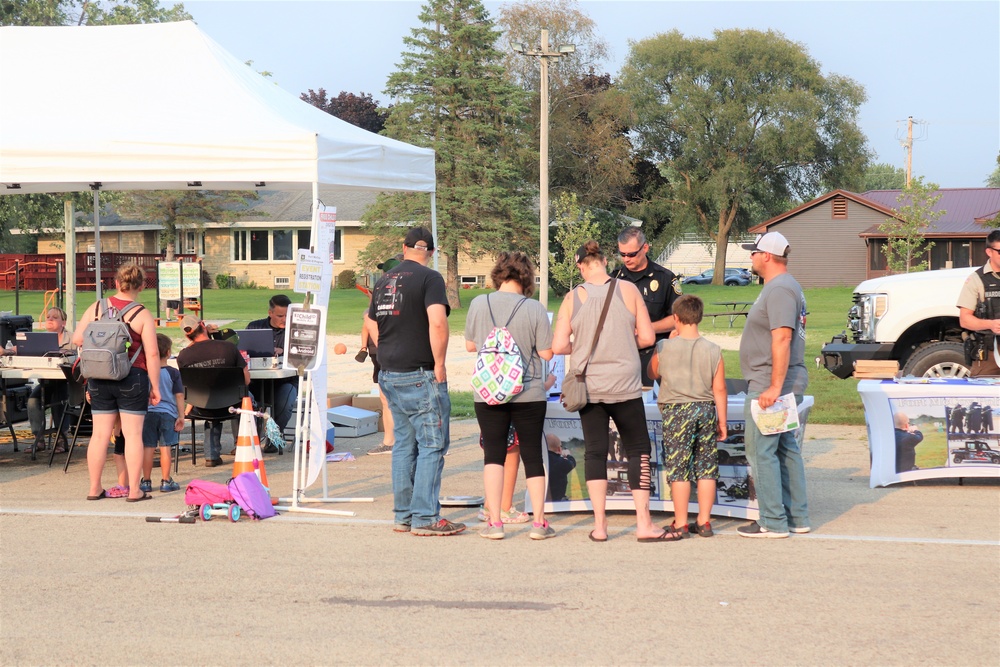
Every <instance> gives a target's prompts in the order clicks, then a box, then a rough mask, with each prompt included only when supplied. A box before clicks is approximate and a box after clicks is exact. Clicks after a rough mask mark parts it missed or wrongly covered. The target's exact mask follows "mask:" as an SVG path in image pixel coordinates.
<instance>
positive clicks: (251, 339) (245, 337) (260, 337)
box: [236, 329, 274, 357]
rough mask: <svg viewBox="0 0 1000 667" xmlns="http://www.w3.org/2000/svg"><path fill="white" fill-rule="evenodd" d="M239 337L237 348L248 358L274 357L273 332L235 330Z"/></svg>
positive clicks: (268, 330)
mask: <svg viewBox="0 0 1000 667" xmlns="http://www.w3.org/2000/svg"><path fill="white" fill-rule="evenodd" d="M236 334H237V335H238V336H239V337H240V342H239V343H238V345H237V347H239V348H240V349H241V350H244V351H245V352H246V353H247V354H248V355H249V356H250V357H273V356H274V332H273V331H271V330H270V329H237V330H236Z"/></svg>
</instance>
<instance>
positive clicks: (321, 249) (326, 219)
mask: <svg viewBox="0 0 1000 667" xmlns="http://www.w3.org/2000/svg"><path fill="white" fill-rule="evenodd" d="M314 210H315V211H316V213H317V219H316V228H315V230H314V233H313V235H312V238H313V253H312V254H313V255H319V256H320V258H321V259H320V262H321V266H322V275H321V277H320V284H319V289H318V290H317V291H316V292H315V293H314V294H313V297H314V298H313V304H314V307H315V308H317V309H319V310H321V311H322V313H323V324H322V328H321V329H320V338H319V345H321V346H323V347H326V310H327V306H328V305H329V304H330V286H331V284H332V283H333V261H334V259H335V257H334V244H335V241H336V238H337V207H336V206H326V205H324V204H322V203H320V202H315V208H314ZM303 259H305V260H307V261H315V260H314V259H313V258H312V257H309V258H303ZM303 273H305V275H303V279H304V280H306V276H307V275H308V276H309V277H311V276H312V275H313V274H312V273H311V272H302V271H297V272H296V274H297V275H299V274H303ZM326 374H327V370H326V355H325V354H321V355H320V361H319V363H318V364H316V366H315V368H314V370H313V371H312V373H311V375H312V383H313V400H312V405H310V406H309V440H310V441H311V442H313V443H315V444H314V445H313V446H312V447H311V448H310V449H309V471H308V474H307V476H306V487H307V488H308V487H309V486H310V485H311V484H312V483H313V482H315V481H316V478H317V477H318V476H319V473H320V471H322V469H323V466H324V465H325V462H326V447H325V446H324V443H325V442H326V430H327V427H328V426H329V424H328V423H327V421H326V392H327V376H326Z"/></svg>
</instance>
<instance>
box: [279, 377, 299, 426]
mask: <svg viewBox="0 0 1000 667" xmlns="http://www.w3.org/2000/svg"><path fill="white" fill-rule="evenodd" d="M298 397H299V381H298V380H297V379H296V380H295V381H293V382H279V383H278V384H277V385H275V387H274V423H275V424H277V425H278V428H279V429H281V432H282V433H284V432H285V426H287V425H288V422H289V420H291V418H292V411H293V410H295V401H296V400H297V399H298Z"/></svg>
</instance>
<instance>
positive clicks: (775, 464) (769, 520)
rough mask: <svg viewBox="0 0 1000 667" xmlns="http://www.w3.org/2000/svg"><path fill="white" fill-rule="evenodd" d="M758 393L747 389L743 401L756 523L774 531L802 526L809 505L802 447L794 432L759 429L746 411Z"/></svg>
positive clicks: (783, 530) (806, 522) (799, 399)
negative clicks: (763, 430) (757, 516)
mask: <svg viewBox="0 0 1000 667" xmlns="http://www.w3.org/2000/svg"><path fill="white" fill-rule="evenodd" d="M758 396H760V392H750V393H748V394H747V397H746V400H745V401H744V403H743V419H745V420H746V432H745V434H744V437H745V444H746V448H747V461H748V462H749V463H750V470H751V474H752V475H753V482H754V488H755V489H756V491H757V507H758V508H760V519H758V520H757V523H759V524H760V525H761V526H763V527H764V528H767V529H768V530H770V531H774V532H777V533H785V532H788V529H789V528H805V527H807V526H809V504H808V502H807V500H806V469H805V463H803V461H802V448H801V446H800V443H799V441H798V438H797V437H796V434H795V431H786V432H785V433H779V434H777V435H764V434H763V433H761V432H760V429H758V428H757V424H756V423H754V420H753V416H751V414H750V402H751V400H752V399H755V398H757V397H758ZM795 401H796V403H801V402H802V397H801V396H799V395H796V396H795Z"/></svg>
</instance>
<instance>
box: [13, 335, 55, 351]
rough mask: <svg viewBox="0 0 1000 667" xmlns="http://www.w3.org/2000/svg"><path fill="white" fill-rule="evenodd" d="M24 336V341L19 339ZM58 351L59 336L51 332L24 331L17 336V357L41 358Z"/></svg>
mask: <svg viewBox="0 0 1000 667" xmlns="http://www.w3.org/2000/svg"><path fill="white" fill-rule="evenodd" d="M21 336H24V339H23V340H22V339H21ZM58 349H59V334H57V333H54V332H51V331H25V332H24V333H18V334H17V355H18V356H19V357H41V356H44V355H45V353H47V352H55V351H56V350H58Z"/></svg>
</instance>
